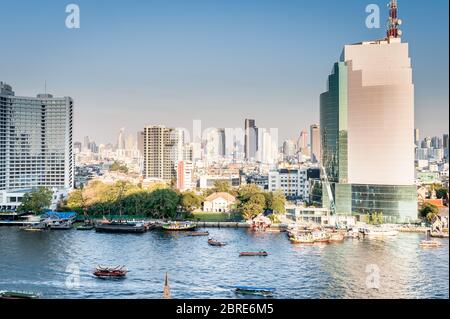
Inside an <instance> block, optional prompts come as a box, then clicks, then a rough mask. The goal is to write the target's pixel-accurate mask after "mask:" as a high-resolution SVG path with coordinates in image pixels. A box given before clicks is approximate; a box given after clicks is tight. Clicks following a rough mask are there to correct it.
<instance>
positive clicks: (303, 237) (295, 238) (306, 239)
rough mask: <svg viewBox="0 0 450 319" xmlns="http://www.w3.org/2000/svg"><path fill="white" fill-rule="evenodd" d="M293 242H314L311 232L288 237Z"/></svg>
mask: <svg viewBox="0 0 450 319" xmlns="http://www.w3.org/2000/svg"><path fill="white" fill-rule="evenodd" d="M289 240H290V241H291V242H292V243H293V244H314V238H313V236H312V235H311V234H307V235H299V236H293V237H290V238H289Z"/></svg>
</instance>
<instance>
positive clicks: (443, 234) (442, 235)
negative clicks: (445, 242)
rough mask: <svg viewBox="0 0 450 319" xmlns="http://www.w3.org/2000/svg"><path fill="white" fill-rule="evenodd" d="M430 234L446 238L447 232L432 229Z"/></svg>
mask: <svg viewBox="0 0 450 319" xmlns="http://www.w3.org/2000/svg"><path fill="white" fill-rule="evenodd" d="M430 236H431V237H434V238H448V233H444V232H437V231H434V232H431V234H430Z"/></svg>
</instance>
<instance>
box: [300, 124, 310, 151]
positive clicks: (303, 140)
mask: <svg viewBox="0 0 450 319" xmlns="http://www.w3.org/2000/svg"><path fill="white" fill-rule="evenodd" d="M308 139H309V137H308V132H306V131H305V130H302V131H301V132H300V137H299V138H298V142H297V143H298V151H299V153H300V154H301V155H304V156H310V151H309V148H308Z"/></svg>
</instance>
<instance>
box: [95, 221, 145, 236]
mask: <svg viewBox="0 0 450 319" xmlns="http://www.w3.org/2000/svg"><path fill="white" fill-rule="evenodd" d="M95 231H96V232H99V233H131V234H140V233H145V232H146V231H147V229H146V228H145V225H144V224H143V223H132V222H101V223H97V224H96V225H95Z"/></svg>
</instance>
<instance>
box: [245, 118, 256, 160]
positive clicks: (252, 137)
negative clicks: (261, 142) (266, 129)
mask: <svg viewBox="0 0 450 319" xmlns="http://www.w3.org/2000/svg"><path fill="white" fill-rule="evenodd" d="M244 149H245V159H247V160H251V159H254V158H255V156H256V151H257V150H258V130H257V128H256V125H255V120H251V119H245V144H244Z"/></svg>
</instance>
